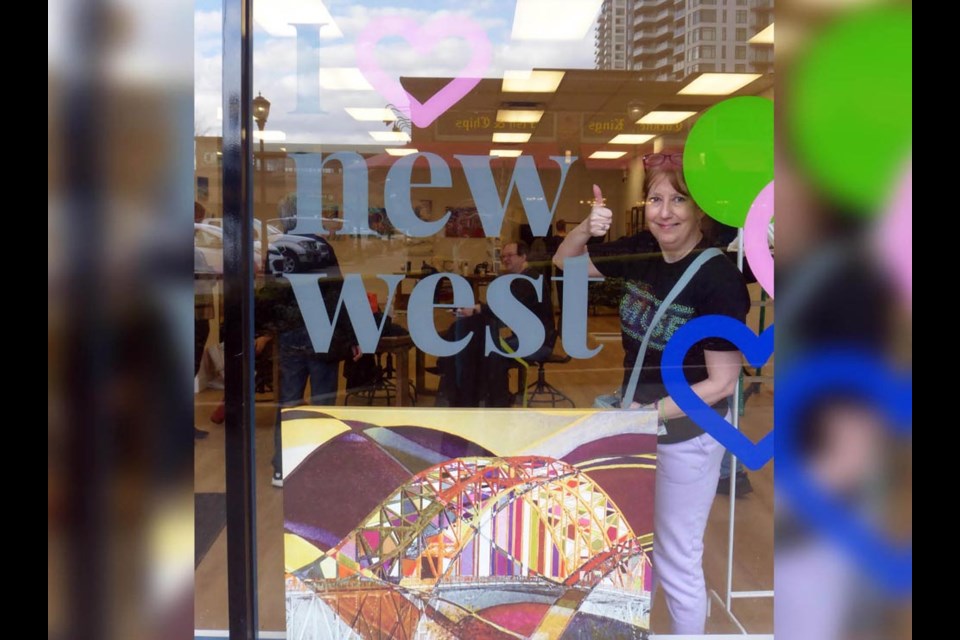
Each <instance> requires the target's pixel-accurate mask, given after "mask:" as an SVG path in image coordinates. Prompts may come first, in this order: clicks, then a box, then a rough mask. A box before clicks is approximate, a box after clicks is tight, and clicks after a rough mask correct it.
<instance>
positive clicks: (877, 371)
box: [774, 350, 913, 595]
mask: <svg viewBox="0 0 960 640" xmlns="http://www.w3.org/2000/svg"><path fill="white" fill-rule="evenodd" d="M837 392H854V393H855V394H856V395H857V396H858V397H860V398H863V399H864V400H866V401H868V402H870V403H872V404H873V405H874V406H875V407H876V408H878V409H880V410H881V411H882V412H883V413H884V414H885V415H886V416H888V417H889V418H890V419H889V420H888V421H887V423H888V424H889V425H890V426H891V427H892V428H893V429H895V430H896V431H897V433H898V434H899V435H901V436H904V437H908V436H909V434H910V433H911V431H912V428H913V427H912V424H911V421H912V413H913V382H912V379H911V378H910V376H909V375H906V374H903V373H900V372H898V371H895V370H893V369H891V367H890V366H889V365H888V364H887V363H886V362H885V361H884V360H883V359H881V358H879V357H878V356H876V355H874V354H871V353H865V352H854V351H841V350H835V351H823V352H818V353H815V354H812V355H809V356H807V357H805V358H804V359H803V360H802V361H801V362H798V363H797V364H795V365H793V366H791V367H790V368H789V369H784V370H782V371H781V372H778V373H777V392H776V403H775V410H774V424H775V425H776V428H777V432H778V433H779V435H778V436H777V443H776V454H777V492H778V493H779V492H780V491H782V492H783V495H784V496H785V497H786V498H787V500H788V501H789V504H790V507H791V508H792V509H794V510H795V511H796V512H797V513H798V514H799V515H802V516H804V517H805V518H806V519H807V520H808V521H809V522H810V523H811V524H812V525H814V526H815V527H816V528H817V529H819V530H821V531H823V532H824V533H826V534H827V535H829V536H831V537H832V538H833V539H834V540H835V541H837V542H838V543H840V544H841V545H842V546H843V548H844V549H846V551H847V552H848V553H850V555H851V556H852V557H853V558H854V559H856V560H857V562H858V563H859V564H860V565H861V566H862V567H864V569H866V570H867V571H869V572H870V574H871V575H873V577H874V578H876V579H877V580H878V581H879V582H880V584H882V585H884V586H885V587H886V588H887V589H888V590H890V591H891V592H893V593H895V594H897V595H905V594H908V593H909V592H910V591H911V590H912V586H913V543H912V540H911V541H910V542H907V543H896V542H893V541H891V540H889V539H888V538H887V537H886V536H885V535H884V534H883V533H881V532H878V531H876V530H874V529H873V528H872V527H870V526H868V524H867V523H866V522H865V521H863V520H862V519H861V518H858V517H856V516H855V515H854V514H852V513H851V512H850V511H851V510H850V508H849V506H847V505H845V504H844V503H842V502H841V501H840V500H839V499H838V498H837V497H836V496H833V495H831V494H829V493H826V492H824V491H823V490H822V489H821V488H820V487H819V486H818V485H817V484H816V483H814V481H813V479H812V478H811V477H810V476H809V474H808V473H807V471H806V469H805V465H804V464H803V460H802V458H801V456H800V455H799V451H798V446H797V433H796V432H797V426H798V419H799V417H800V416H801V415H803V413H804V410H805V409H807V408H808V407H810V406H811V404H812V401H814V400H816V399H817V398H818V397H823V396H824V395H826V394H836V393H837Z"/></svg>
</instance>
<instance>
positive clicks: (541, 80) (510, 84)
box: [500, 69, 564, 93]
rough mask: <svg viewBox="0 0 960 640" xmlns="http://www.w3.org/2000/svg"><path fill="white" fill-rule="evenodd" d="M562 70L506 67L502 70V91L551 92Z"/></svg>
mask: <svg viewBox="0 0 960 640" xmlns="http://www.w3.org/2000/svg"><path fill="white" fill-rule="evenodd" d="M563 74H564V72H563V71H532V70H530V69H527V70H522V69H521V70H513V69H507V70H506V71H504V72H503V84H502V85H501V87H500V89H501V90H502V91H503V92H504V93H553V92H554V91H556V90H557V87H559V86H560V81H561V80H563Z"/></svg>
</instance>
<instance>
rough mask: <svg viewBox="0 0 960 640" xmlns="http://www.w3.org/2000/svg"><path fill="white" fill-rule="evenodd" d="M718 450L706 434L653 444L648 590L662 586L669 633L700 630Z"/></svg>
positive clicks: (703, 620) (720, 453) (720, 449)
mask: <svg viewBox="0 0 960 640" xmlns="http://www.w3.org/2000/svg"><path fill="white" fill-rule="evenodd" d="M723 451H724V449H723V446H722V445H721V444H720V443H719V442H717V441H716V440H714V439H713V437H712V436H710V435H708V434H706V433H705V434H703V435H701V436H699V437H697V438H694V439H693V440H687V441H686V442H678V443H677V444H662V445H658V446H657V489H656V500H655V502H654V503H653V504H654V516H653V571H654V590H656V588H657V587H662V588H663V594H664V596H666V601H667V611H668V612H669V613H670V621H671V632H672V633H675V634H702V633H703V632H704V625H705V624H706V620H707V590H706V583H705V582H704V579H703V532H704V530H705V529H706V526H707V517H708V516H709V515H710V506H711V505H712V504H713V498H714V496H716V494H717V480H719V478H720V462H721V460H722V459H723Z"/></svg>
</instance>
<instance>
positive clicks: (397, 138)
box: [369, 131, 410, 142]
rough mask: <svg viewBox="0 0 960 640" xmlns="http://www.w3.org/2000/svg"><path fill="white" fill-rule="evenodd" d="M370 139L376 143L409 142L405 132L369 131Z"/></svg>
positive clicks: (408, 136)
mask: <svg viewBox="0 0 960 640" xmlns="http://www.w3.org/2000/svg"><path fill="white" fill-rule="evenodd" d="M369 133H370V137H371V138H373V139H374V140H376V141H377V142H410V135H409V134H408V133H407V132H406V131H370V132H369Z"/></svg>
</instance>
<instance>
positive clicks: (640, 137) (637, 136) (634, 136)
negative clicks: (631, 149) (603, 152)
mask: <svg viewBox="0 0 960 640" xmlns="http://www.w3.org/2000/svg"><path fill="white" fill-rule="evenodd" d="M655 137H656V136H655V135H654V134H650V133H621V134H620V135H618V136H616V137H614V138H613V139H612V140H611V141H610V144H643V143H644V142H649V141H650V140H653V139H654V138H655Z"/></svg>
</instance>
